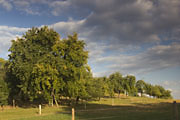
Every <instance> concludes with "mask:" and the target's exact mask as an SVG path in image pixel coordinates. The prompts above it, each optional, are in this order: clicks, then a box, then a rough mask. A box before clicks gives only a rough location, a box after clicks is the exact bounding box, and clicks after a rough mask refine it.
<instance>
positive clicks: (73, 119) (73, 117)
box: [72, 108, 75, 120]
mask: <svg viewBox="0 0 180 120" xmlns="http://www.w3.org/2000/svg"><path fill="white" fill-rule="evenodd" d="M72 120H75V116H74V108H72Z"/></svg>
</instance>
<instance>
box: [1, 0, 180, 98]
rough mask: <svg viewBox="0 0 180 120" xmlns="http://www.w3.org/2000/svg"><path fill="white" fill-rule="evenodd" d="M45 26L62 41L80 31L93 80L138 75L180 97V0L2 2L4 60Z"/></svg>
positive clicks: (5, 0)
mask: <svg viewBox="0 0 180 120" xmlns="http://www.w3.org/2000/svg"><path fill="white" fill-rule="evenodd" d="M43 25H48V26H49V27H51V28H53V29H54V30H56V31H57V32H58V33H59V34H60V35H61V37H62V38H64V37H66V36H67V35H68V34H72V33H73V32H77V33H78V34H79V38H80V39H82V40H84V41H85V42H86V43H87V46H86V47H87V50H88V51H89V64H90V66H91V68H92V72H93V75H94V76H104V75H106V76H108V75H109V74H111V73H112V72H115V71H119V72H121V73H122V74H133V75H135V76H136V77H137V79H143V80H145V81H146V82H149V83H152V84H159V85H162V86H164V87H165V88H166V89H170V90H172V93H173V96H174V98H178V99H180V1H179V0H0V43H1V44H0V57H2V58H5V59H8V57H7V56H8V49H9V47H10V46H11V40H12V39H15V38H16V37H18V36H21V35H22V34H23V33H25V32H26V31H27V30H28V29H29V28H32V27H34V26H35V27H41V26H43Z"/></svg>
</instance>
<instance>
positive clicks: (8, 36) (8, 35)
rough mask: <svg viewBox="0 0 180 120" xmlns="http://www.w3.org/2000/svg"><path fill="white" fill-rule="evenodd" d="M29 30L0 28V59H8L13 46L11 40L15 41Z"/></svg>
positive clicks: (8, 27)
mask: <svg viewBox="0 0 180 120" xmlns="http://www.w3.org/2000/svg"><path fill="white" fill-rule="evenodd" d="M27 30H28V28H18V27H10V26H0V36H1V37H0V43H1V44H0V54H1V56H0V57H5V58H6V57H7V52H8V49H9V47H10V46H11V40H13V39H15V38H16V37H18V36H19V35H22V33H24V32H26V31H27Z"/></svg>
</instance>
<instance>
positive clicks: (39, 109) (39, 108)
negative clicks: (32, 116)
mask: <svg viewBox="0 0 180 120" xmlns="http://www.w3.org/2000/svg"><path fill="white" fill-rule="evenodd" d="M39 115H41V105H39Z"/></svg>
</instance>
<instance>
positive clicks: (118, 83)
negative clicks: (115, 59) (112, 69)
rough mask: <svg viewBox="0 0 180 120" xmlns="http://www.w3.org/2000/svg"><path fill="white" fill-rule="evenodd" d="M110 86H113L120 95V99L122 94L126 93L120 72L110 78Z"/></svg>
mask: <svg viewBox="0 0 180 120" xmlns="http://www.w3.org/2000/svg"><path fill="white" fill-rule="evenodd" d="M109 81H110V84H112V86H113V89H114V92H116V93H118V97H120V93H121V92H123V91H124V88H123V84H124V81H123V77H122V74H120V73H119V72H116V73H113V74H111V75H110V76H109Z"/></svg>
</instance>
